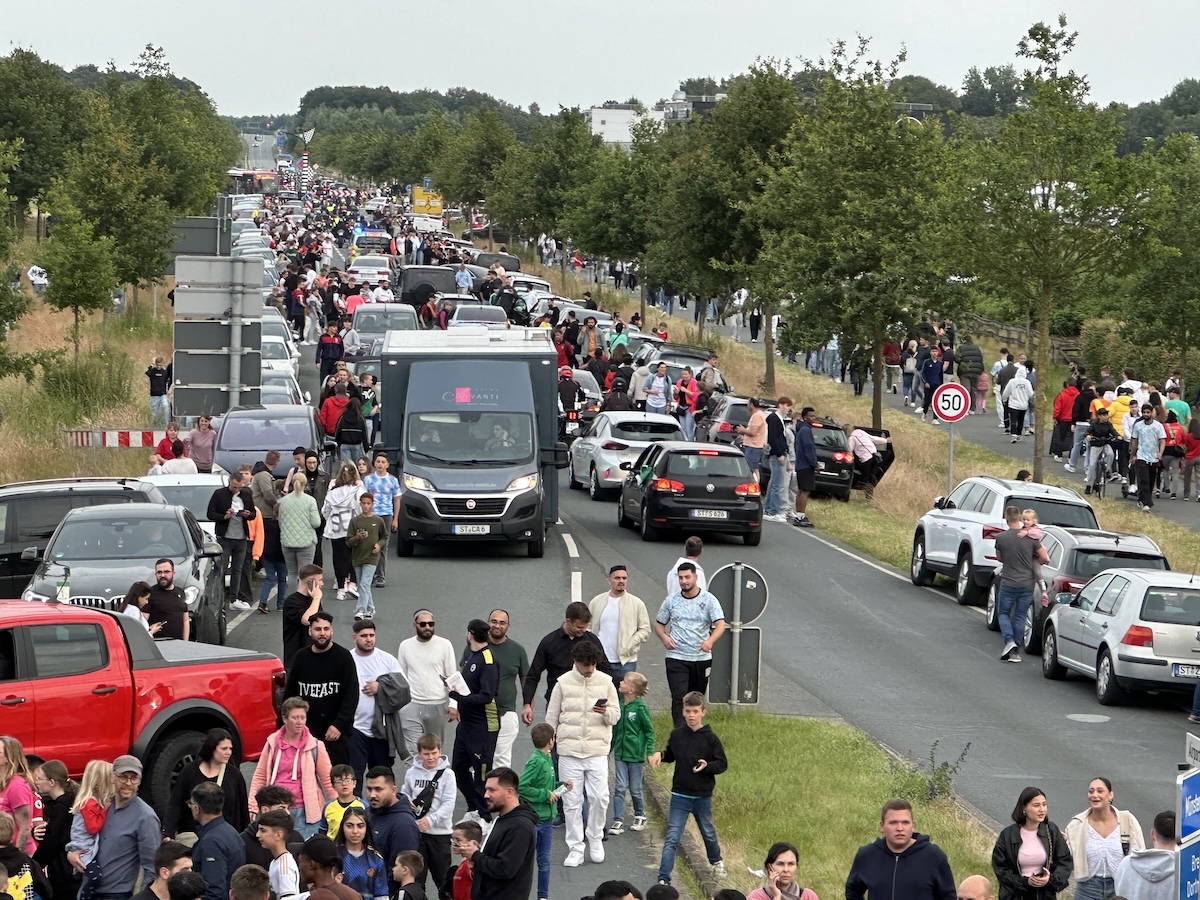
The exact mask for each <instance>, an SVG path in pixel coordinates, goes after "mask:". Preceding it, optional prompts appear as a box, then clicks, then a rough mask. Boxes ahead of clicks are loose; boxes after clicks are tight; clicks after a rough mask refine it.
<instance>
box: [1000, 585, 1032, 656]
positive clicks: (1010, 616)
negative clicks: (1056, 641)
mask: <svg viewBox="0 0 1200 900" xmlns="http://www.w3.org/2000/svg"><path fill="white" fill-rule="evenodd" d="M1031 606H1033V587H1032V586H1029V587H1018V586H1016V585H1011V584H1005V583H1004V581H1003V580H1001V582H1000V590H999V591H998V592H997V594H996V617H997V618H998V619H999V621H1000V637H1002V638H1004V640H1005V642H1006V643H1007V642H1008V641H1012V642H1013V643H1014V644H1017V645H1018V646H1020V644H1021V642H1022V641H1024V640H1025V617H1026V616H1027V615H1029V608H1030V607H1031Z"/></svg>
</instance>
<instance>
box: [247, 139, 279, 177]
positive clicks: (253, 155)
mask: <svg viewBox="0 0 1200 900" xmlns="http://www.w3.org/2000/svg"><path fill="white" fill-rule="evenodd" d="M255 138H258V140H255ZM242 140H243V141H244V142H245V144H246V168H247V169H256V170H257V169H272V170H273V169H274V168H275V156H274V152H273V149H272V148H273V147H274V146H275V135H273V134H266V133H260V134H243V135H242Z"/></svg>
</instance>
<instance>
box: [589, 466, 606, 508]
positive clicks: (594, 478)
mask: <svg viewBox="0 0 1200 900" xmlns="http://www.w3.org/2000/svg"><path fill="white" fill-rule="evenodd" d="M607 493H608V491H606V490H605V489H604V488H602V487H601V486H600V473H599V472H597V471H596V467H595V466H592V470H591V475H590V476H589V477H588V496H589V497H591V498H592V499H593V500H603V499H604V497H605V495H606V494H607Z"/></svg>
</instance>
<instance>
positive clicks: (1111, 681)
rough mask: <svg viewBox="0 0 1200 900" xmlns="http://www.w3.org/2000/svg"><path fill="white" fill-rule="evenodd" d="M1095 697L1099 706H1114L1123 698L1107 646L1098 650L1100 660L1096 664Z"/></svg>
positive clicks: (1123, 694) (1122, 691)
mask: <svg viewBox="0 0 1200 900" xmlns="http://www.w3.org/2000/svg"><path fill="white" fill-rule="evenodd" d="M1096 699H1097V700H1099V701H1100V705H1101V706H1116V705H1118V704H1119V703H1120V702H1121V701H1122V700H1123V699H1125V691H1124V689H1123V688H1122V687H1121V685H1119V684H1118V683H1117V673H1116V672H1115V671H1114V670H1113V660H1112V654H1111V653H1109V652H1108V649H1107V648H1105V649H1104V650H1101V651H1100V661H1099V662H1098V663H1097V664H1096Z"/></svg>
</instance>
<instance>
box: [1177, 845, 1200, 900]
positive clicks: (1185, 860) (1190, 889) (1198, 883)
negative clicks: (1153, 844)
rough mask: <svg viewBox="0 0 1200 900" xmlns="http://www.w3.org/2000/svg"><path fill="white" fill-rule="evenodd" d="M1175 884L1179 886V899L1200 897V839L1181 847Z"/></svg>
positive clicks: (1185, 899) (1192, 899)
mask: <svg viewBox="0 0 1200 900" xmlns="http://www.w3.org/2000/svg"><path fill="white" fill-rule="evenodd" d="M1175 884H1176V885H1177V886H1178V888H1179V890H1178V893H1177V896H1178V897H1179V900H1196V898H1197V897H1200V841H1192V843H1190V844H1185V845H1184V846H1182V847H1180V848H1179V867H1178V869H1177V870H1176V878H1175Z"/></svg>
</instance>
